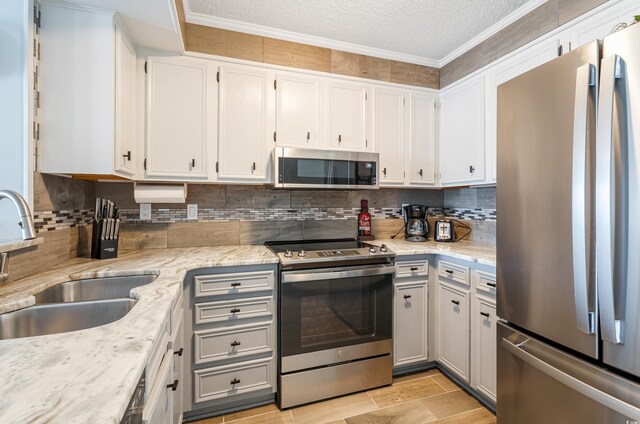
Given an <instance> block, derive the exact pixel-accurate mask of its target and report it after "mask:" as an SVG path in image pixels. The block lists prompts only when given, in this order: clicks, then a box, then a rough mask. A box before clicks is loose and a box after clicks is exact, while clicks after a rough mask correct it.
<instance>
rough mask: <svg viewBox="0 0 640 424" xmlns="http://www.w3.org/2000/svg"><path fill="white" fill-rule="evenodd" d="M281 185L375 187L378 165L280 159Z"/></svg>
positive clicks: (339, 161)
mask: <svg viewBox="0 0 640 424" xmlns="http://www.w3.org/2000/svg"><path fill="white" fill-rule="evenodd" d="M279 160H280V164H279V167H280V177H279V179H280V181H279V182H280V183H284V184H310V185H350V186H354V185H375V176H376V164H375V163H374V162H359V161H347V160H329V159H301V158H280V159H279Z"/></svg>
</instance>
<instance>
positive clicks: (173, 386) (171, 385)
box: [167, 380, 178, 392]
mask: <svg viewBox="0 0 640 424" xmlns="http://www.w3.org/2000/svg"><path fill="white" fill-rule="evenodd" d="M167 389H171V391H172V392H175V391H176V390H178V380H175V381H174V382H173V383H172V384H167Z"/></svg>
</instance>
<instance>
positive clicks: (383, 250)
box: [380, 244, 387, 253]
mask: <svg viewBox="0 0 640 424" xmlns="http://www.w3.org/2000/svg"><path fill="white" fill-rule="evenodd" d="M380 251H381V252H382V253H384V252H386V251H387V245H386V244H383V245H382V246H380Z"/></svg>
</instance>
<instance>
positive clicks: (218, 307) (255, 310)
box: [194, 296, 273, 325]
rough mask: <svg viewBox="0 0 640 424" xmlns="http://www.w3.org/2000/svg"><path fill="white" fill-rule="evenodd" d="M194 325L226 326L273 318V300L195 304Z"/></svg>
mask: <svg viewBox="0 0 640 424" xmlns="http://www.w3.org/2000/svg"><path fill="white" fill-rule="evenodd" d="M194 313H195V314H196V316H195V323H196V324H208V323H224V324H226V325H233V324H240V323H246V321H247V320H249V319H252V320H256V319H264V320H270V319H272V317H273V298H272V297H271V296H269V297H255V298H251V299H241V300H225V301H220V302H206V303H196V304H195V305H194Z"/></svg>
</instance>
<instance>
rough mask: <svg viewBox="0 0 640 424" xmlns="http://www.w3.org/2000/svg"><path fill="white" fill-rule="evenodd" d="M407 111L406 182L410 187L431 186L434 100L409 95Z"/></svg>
mask: <svg viewBox="0 0 640 424" xmlns="http://www.w3.org/2000/svg"><path fill="white" fill-rule="evenodd" d="M409 109H410V111H409V161H408V163H409V164H408V166H407V173H408V175H407V181H408V183H409V184H410V185H433V184H435V182H436V102H435V98H434V97H433V96H429V95H425V94H420V93H411V94H410V95H409Z"/></svg>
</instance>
